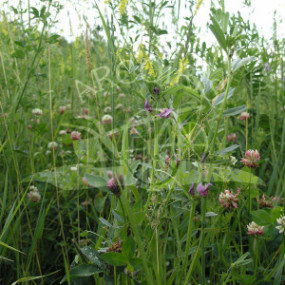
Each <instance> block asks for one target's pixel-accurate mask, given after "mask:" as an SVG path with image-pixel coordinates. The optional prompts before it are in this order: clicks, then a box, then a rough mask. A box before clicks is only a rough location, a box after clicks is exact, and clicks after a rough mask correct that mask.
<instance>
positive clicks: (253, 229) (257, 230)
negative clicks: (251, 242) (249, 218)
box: [247, 222, 264, 236]
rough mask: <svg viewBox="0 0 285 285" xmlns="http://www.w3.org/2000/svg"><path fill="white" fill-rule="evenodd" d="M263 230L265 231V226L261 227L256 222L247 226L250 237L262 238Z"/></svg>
mask: <svg viewBox="0 0 285 285" xmlns="http://www.w3.org/2000/svg"><path fill="white" fill-rule="evenodd" d="M263 229H264V226H259V225H257V224H256V223H255V222H251V223H250V224H248V225H247V230H248V232H247V233H248V234H249V235H254V236H259V235H260V236H262V235H263Z"/></svg>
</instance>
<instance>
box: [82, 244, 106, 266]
mask: <svg viewBox="0 0 285 285" xmlns="http://www.w3.org/2000/svg"><path fill="white" fill-rule="evenodd" d="M80 251H81V252H82V254H84V256H86V257H87V258H88V259H89V260H90V261H92V263H93V264H95V265H96V266H98V268H101V269H102V270H104V269H105V268H106V265H105V263H104V261H103V260H102V258H101V255H100V254H99V253H98V252H97V251H96V250H95V249H93V248H92V247H90V246H86V247H83V248H81V249H80Z"/></svg>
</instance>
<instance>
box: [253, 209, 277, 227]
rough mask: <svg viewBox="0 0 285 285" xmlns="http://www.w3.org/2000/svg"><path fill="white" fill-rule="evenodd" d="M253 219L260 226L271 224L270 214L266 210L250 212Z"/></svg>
mask: <svg viewBox="0 0 285 285" xmlns="http://www.w3.org/2000/svg"><path fill="white" fill-rule="evenodd" d="M251 216H252V218H253V220H254V221H255V222H256V223H257V224H258V225H260V226H266V225H269V224H272V218H271V214H270V213H269V212H268V211H266V210H256V211H252V212H251Z"/></svg>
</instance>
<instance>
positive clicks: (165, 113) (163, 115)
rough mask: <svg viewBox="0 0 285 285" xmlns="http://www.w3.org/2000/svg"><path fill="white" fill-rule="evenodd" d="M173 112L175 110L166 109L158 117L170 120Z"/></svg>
mask: <svg viewBox="0 0 285 285" xmlns="http://www.w3.org/2000/svg"><path fill="white" fill-rule="evenodd" d="M172 110H173V108H170V109H165V110H164V111H163V112H161V113H159V114H158V116H160V117H161V118H166V119H168V118H169V117H170V114H171V112H172Z"/></svg>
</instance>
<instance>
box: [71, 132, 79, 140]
mask: <svg viewBox="0 0 285 285" xmlns="http://www.w3.org/2000/svg"><path fill="white" fill-rule="evenodd" d="M71 139H72V140H73V141H79V140H81V133H79V132H77V131H73V132H72V133H71Z"/></svg>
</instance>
